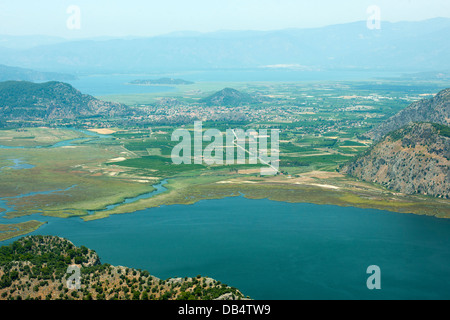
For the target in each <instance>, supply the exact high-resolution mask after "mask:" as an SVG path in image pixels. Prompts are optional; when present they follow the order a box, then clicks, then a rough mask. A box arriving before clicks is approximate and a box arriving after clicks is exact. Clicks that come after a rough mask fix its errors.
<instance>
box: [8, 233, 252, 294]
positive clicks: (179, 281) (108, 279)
mask: <svg viewBox="0 0 450 320" xmlns="http://www.w3.org/2000/svg"><path fill="white" fill-rule="evenodd" d="M69 266H77V267H79V268H80V270H81V272H80V281H79V285H80V286H79V288H78V289H77V288H73V287H72V286H68V283H67V281H68V280H69V278H71V277H73V275H72V274H71V273H67V271H68V267H69ZM25 299H33V300H44V299H45V300H213V299H217V300H225V299H226V300H234V299H245V297H244V295H243V294H242V293H241V292H240V291H239V290H237V289H236V288H232V287H229V286H227V285H225V284H222V283H220V282H219V281H216V280H214V279H211V278H207V277H201V276H197V277H195V278H188V277H185V278H172V279H167V280H161V279H158V278H156V277H154V276H152V275H150V273H149V272H148V271H143V270H137V269H131V268H127V267H122V266H112V265H109V264H102V263H101V262H100V258H99V257H98V255H97V254H96V253H95V251H93V250H91V249H88V248H86V247H84V246H81V247H76V246H75V245H74V244H73V243H71V242H70V241H68V240H66V239H63V238H59V237H53V236H28V237H24V238H22V239H20V240H17V241H15V242H14V243H12V244H10V245H8V246H3V247H0V300H25Z"/></svg>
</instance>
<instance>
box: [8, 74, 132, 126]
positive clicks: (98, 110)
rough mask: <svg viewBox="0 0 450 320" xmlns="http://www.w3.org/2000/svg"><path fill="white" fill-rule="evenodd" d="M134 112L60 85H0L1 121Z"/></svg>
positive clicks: (54, 83)
mask: <svg viewBox="0 0 450 320" xmlns="http://www.w3.org/2000/svg"><path fill="white" fill-rule="evenodd" d="M133 112H134V111H133V109H131V108H129V107H127V106H125V105H122V104H118V103H111V102H104V101H100V100H98V99H96V98H94V97H92V96H89V95H85V94H82V93H81V92H80V91H78V90H76V89H75V88H74V87H72V86H71V85H70V84H67V83H63V82H56V81H52V82H46V83H32V82H26V81H6V82H2V83H0V117H1V119H2V120H22V121H23V120H25V121H30V120H31V121H33V120H52V119H75V118H79V117H89V116H104V117H119V116H125V115H132V114H133Z"/></svg>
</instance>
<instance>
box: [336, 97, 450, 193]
mask: <svg viewBox="0 0 450 320" xmlns="http://www.w3.org/2000/svg"><path fill="white" fill-rule="evenodd" d="M449 106H450V89H446V90H443V91H441V92H440V93H439V94H437V95H436V96H435V97H434V98H433V99H425V100H421V101H418V102H415V103H413V104H411V105H410V106H409V107H408V108H406V109H404V110H402V111H401V112H400V113H398V114H397V115H395V116H393V117H392V118H390V119H388V120H387V121H385V122H384V123H382V124H381V125H380V126H379V127H377V128H375V129H373V130H372V131H370V132H369V135H370V136H372V137H373V138H375V139H377V140H379V139H381V140H379V141H378V142H377V143H375V144H374V145H373V146H372V147H371V148H370V149H368V150H367V151H366V152H365V153H364V154H362V155H361V156H359V157H357V158H356V159H355V160H354V161H352V162H350V163H348V164H346V165H344V166H343V167H342V168H340V171H341V172H342V173H345V174H348V175H351V176H354V177H357V178H359V179H361V180H364V181H369V182H375V183H378V184H381V185H383V186H385V187H387V188H389V189H393V190H397V191H400V192H402V193H406V194H415V193H419V194H424V195H430V196H434V197H441V198H445V199H449V198H450V127H449V126H448V125H449V124H450V123H449V119H450V108H449ZM436 122H437V123H436Z"/></svg>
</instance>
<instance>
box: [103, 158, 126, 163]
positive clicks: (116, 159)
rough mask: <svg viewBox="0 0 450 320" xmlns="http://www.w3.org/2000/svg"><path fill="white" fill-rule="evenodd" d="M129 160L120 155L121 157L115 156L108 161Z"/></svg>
mask: <svg viewBox="0 0 450 320" xmlns="http://www.w3.org/2000/svg"><path fill="white" fill-rule="evenodd" d="M125 160H127V158H125V157H119V158H114V159H109V160H108V162H122V161H125Z"/></svg>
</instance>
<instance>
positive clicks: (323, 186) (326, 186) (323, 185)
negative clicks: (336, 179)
mask: <svg viewBox="0 0 450 320" xmlns="http://www.w3.org/2000/svg"><path fill="white" fill-rule="evenodd" d="M311 185H312V186H316V187H320V188H326V189H335V190H338V189H340V188H339V187H336V186H332V185H329V184H317V183H312V184H311Z"/></svg>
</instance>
